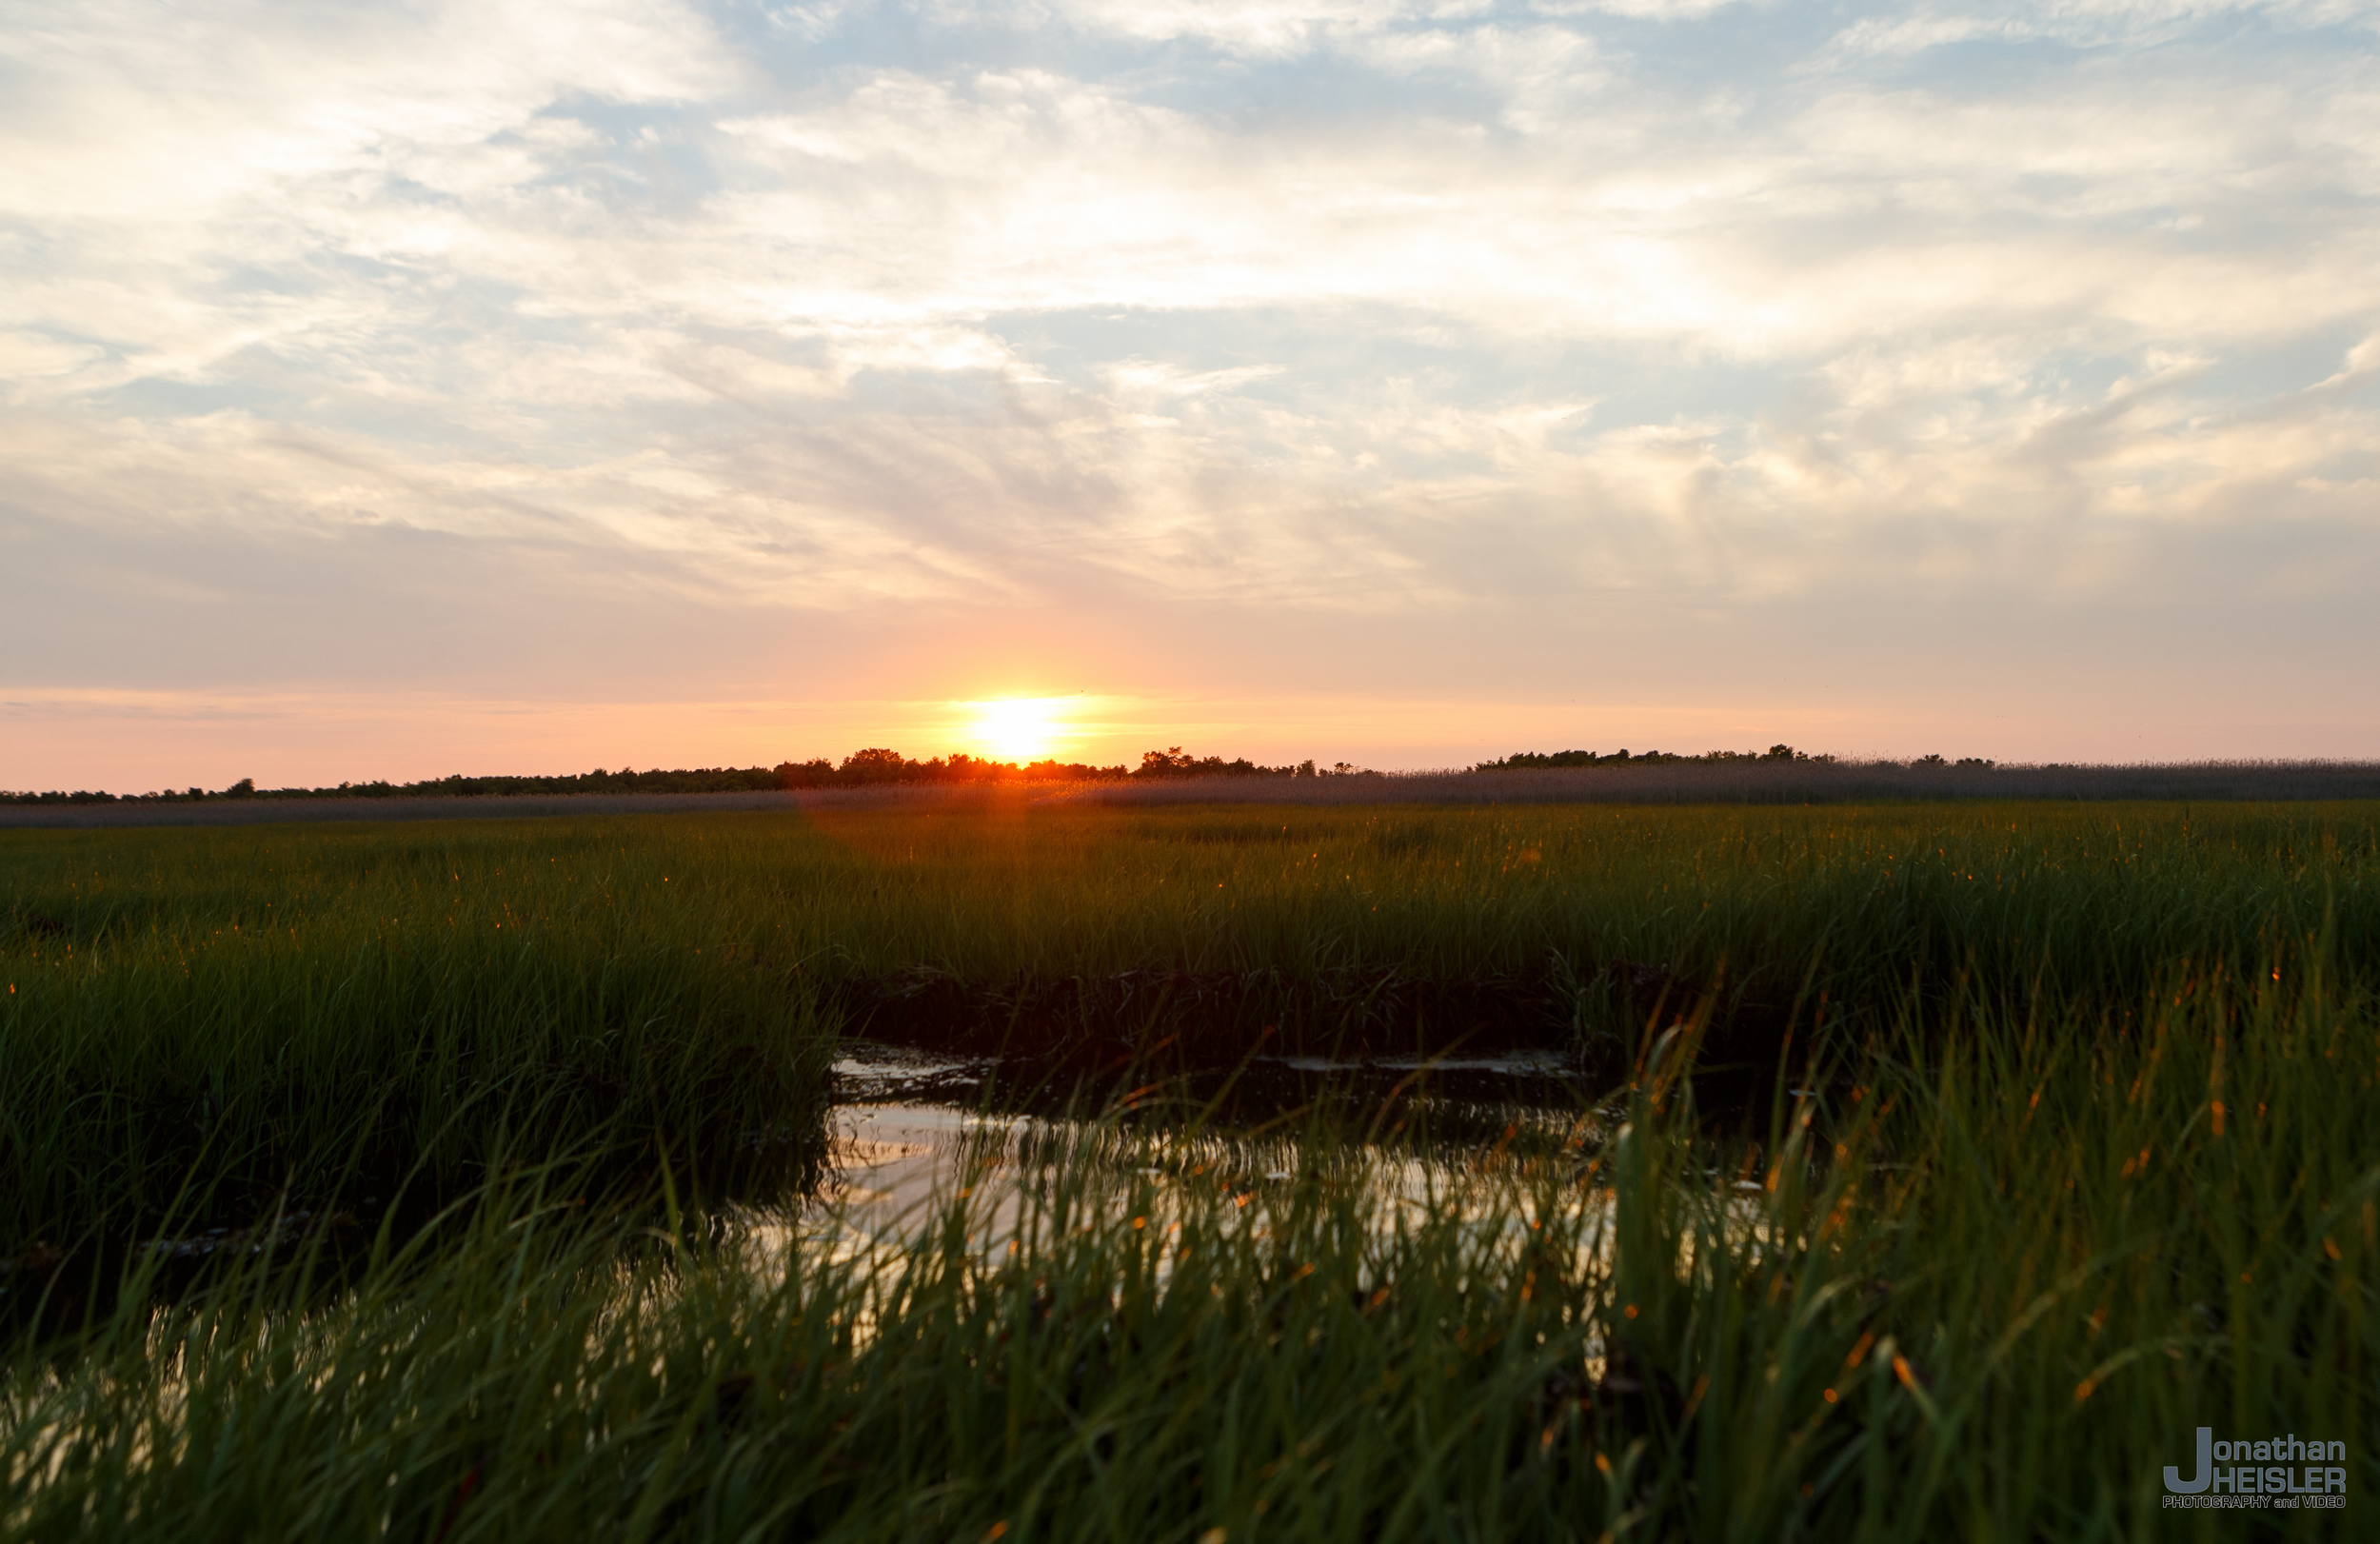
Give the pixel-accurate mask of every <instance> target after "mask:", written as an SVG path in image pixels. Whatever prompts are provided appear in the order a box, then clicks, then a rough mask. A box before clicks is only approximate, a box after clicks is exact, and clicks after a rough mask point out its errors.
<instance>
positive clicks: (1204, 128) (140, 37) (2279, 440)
mask: <svg viewBox="0 0 2380 1544" xmlns="http://www.w3.org/2000/svg"><path fill="white" fill-rule="evenodd" d="M2376 61H2380V7H2373V6H2369V5H2362V4H2352V3H2345V0H2341V3H2335V4H2333V3H2324V0H2305V3H2295V4H2291V3H2281V4H2271V5H2224V4H2191V3H2184V0H2131V3H2126V0H2042V3H2026V0H2014V3H2009V0H1995V3H1993V4H1990V5H1973V6H1967V5H1962V4H1959V3H1956V0H1942V3H1939V4H1920V5H1916V6H1914V7H1901V8H1870V7H1864V6H1860V5H1855V4H1841V5H1803V4H1760V3H1745V4H1723V3H1716V0H1676V3H1672V0H1606V3H1599V4H1598V3H1592V0H1535V3H1531V0H1521V3H1471V0H1444V3H1437V4H1432V3H1427V0H1417V3H1384V4H1367V3H1362V0H1287V3H1273V0H1218V3H1212V4H1206V3H1198V0H1049V3H1041V4H1036V3H1033V0H1021V3H1019V0H1010V3H1003V4H1000V5H975V4H970V3H964V0H951V3H945V4H937V3H930V0H929V3H922V4H884V5H868V4H862V3H850V4H843V3H837V0H817V3H813V4H805V5H768V4H755V3H737V0H727V3H720V4H710V5H704V4H681V3H676V0H595V3H586V4H565V3H560V0H533V3H509V0H467V3H459V4H452V5H446V4H439V3H434V0H426V3H422V4H416V5H392V4H381V5H334V4H326V3H322V0H305V3H292V4H255V3H242V0H216V3H210V4H208V5H206V6H203V7H189V6H172V5H149V4H143V3H140V0H74V3H72V4H62V5H56V6H50V5H44V4H30V3H25V0H0V405H4V406H0V787H30V786H41V787H50V786H69V787H71V786H94V787H109V788H113V789H116V790H118V791H133V790H137V789H142V788H150V787H156V786H160V785H167V784H174V785H180V784H187V783H191V782H204V783H207V784H208V785H214V786H219V785H221V784H222V783H223V782H228V781H229V780H230V779H231V778H233V777H238V776H254V777H256V778H257V779H258V781H259V782H265V783H268V784H274V783H283V782H300V781H303V782H322V781H330V782H335V781H338V780H339V779H342V778H359V779H360V778H366V777H372V776H400V777H418V776H428V775H438V774H443V773H446V772H450V771H467V772H499V771H522V772H528V771H561V770H576V769H583V768H585V767H588V766H593V765H605V766H613V767H617V766H620V765H622V764H629V765H635V766H650V765H654V764H662V765H684V764H698V763H710V762H738V763H749V762H774V761H777V760H779V759H782V758H783V757H788V756H791V757H803V758H806V757H809V756H817V755H828V756H835V757H840V756H842V755H843V754H845V753H846V752H848V751H849V750H851V749H853V748H855V747H857V746H859V745H862V744H871V743H885V744H892V745H895V746H897V747H899V748H901V749H903V750H906V751H909V752H910V753H912V754H916V755H928V754H935V753H938V752H941V751H944V750H948V749H952V748H958V747H961V746H963V745H965V744H966V743H967V737H968V734H969V732H970V731H969V723H970V722H971V721H970V713H971V711H972V710H971V709H969V708H968V707H967V706H966V705H965V704H966V703H970V702H973V701H978V700H982V699H984V698H990V697H1006V696H1032V697H1053V698H1063V699H1064V700H1065V702H1064V704H1063V708H1062V712H1063V715H1064V717H1065V721H1066V723H1067V724H1068V725H1069V728H1068V730H1067V738H1066V739H1065V741H1064V742H1063V743H1062V744H1061V745H1059V746H1058V747H1056V748H1058V749H1060V750H1061V751H1062V752H1064V753H1066V754H1069V755H1084V756H1091V757H1095V758H1099V759H1102V760H1137V758H1138V754H1139V752H1140V750H1141V749H1143V748H1145V747H1147V746H1149V745H1153V744H1165V743H1172V742H1180V743H1184V744H1187V745H1189V746H1190V747H1191V748H1192V749H1193V750H1199V751H1207V750H1214V751H1221V752H1224V753H1227V754H1230V753H1244V754H1249V755H1255V756H1259V757H1260V758H1267V759H1270V758H1282V757H1303V756H1314V757H1319V759H1321V760H1323V761H1324V762H1330V761H1337V760H1349V761H1356V762H1365V763H1368V764H1375V765H1383V766H1420V765H1443V764H1449V763H1454V762H1466V761H1470V760H1475V759H1477V758H1478V757H1480V756H1484V755H1492V754H1500V753H1502V752H1505V751H1509V750H1513V749H1517V748H1547V749H1551V748H1557V747H1560V746H1570V745H1577V746H1584V747H1589V748H1596V749H1603V750H1609V749H1612V748H1614V747H1616V746H1619V745H1629V746H1632V747H1634V748H1636V749H1638V750H1642V749H1645V748H1648V747H1650V746H1656V745H1657V746H1659V747H1660V748H1664V749H1676V750H1702V749H1707V748H1711V747H1714V746H1731V747H1750V746H1755V745H1766V744H1768V743H1769V742H1772V741H1775V740H1788V741H1792V742H1795V743H1797V744H1801V745H1804V746H1807V747H1812V748H1821V749H1833V750H1836V751H1838V752H1844V753H1870V754H1902V755H1906V754H1911V753H1917V752H1924V751H1931V750H1939V751H1941V752H1944V753H1945V754H1951V755H1993V756H1998V757H2002V758H2011V759H2047V760H2068V759H2080V758H2089V759H2112V760H2128V759H2139V758H2147V757H2155V758H2168V757H2212V756H2224V757H2228V756H2276V755H2277V756H2380V684H2376V683H2375V670H2374V666H2375V662H2380V602H2376V601H2375V599H2374V597H2375V595H2380V68H2376Z"/></svg>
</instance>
